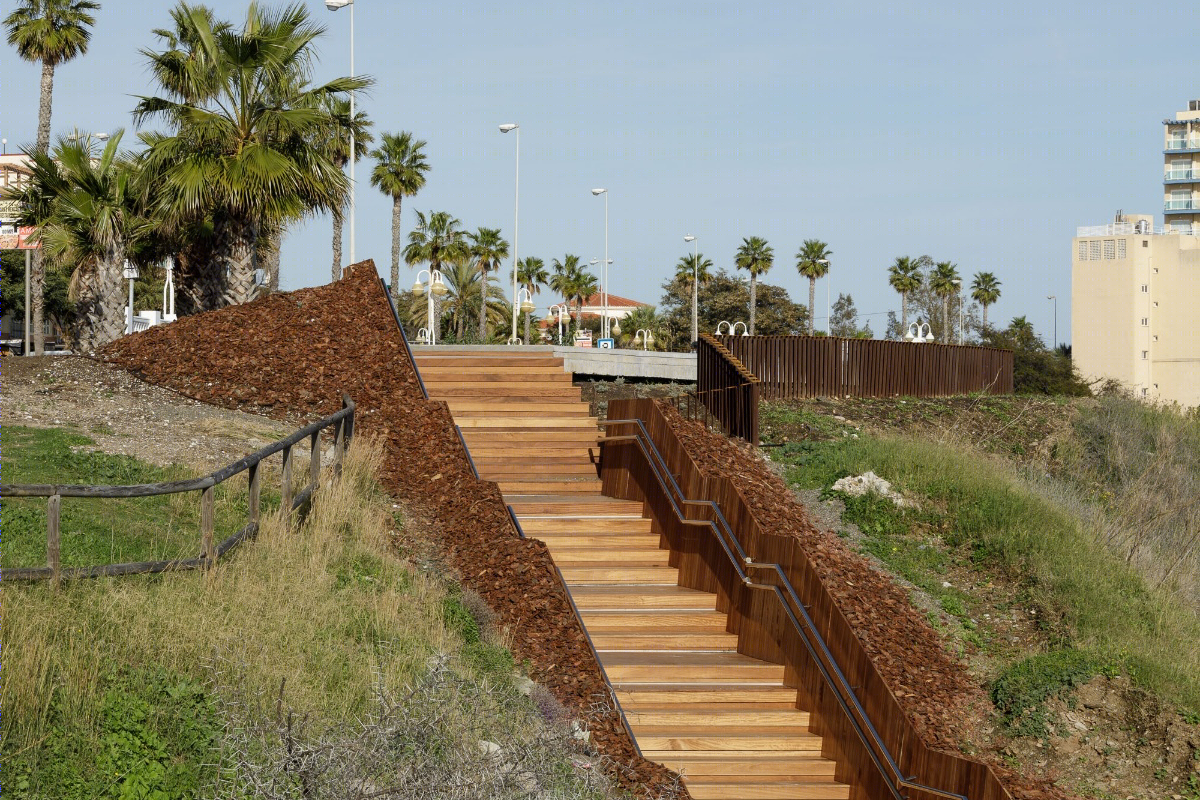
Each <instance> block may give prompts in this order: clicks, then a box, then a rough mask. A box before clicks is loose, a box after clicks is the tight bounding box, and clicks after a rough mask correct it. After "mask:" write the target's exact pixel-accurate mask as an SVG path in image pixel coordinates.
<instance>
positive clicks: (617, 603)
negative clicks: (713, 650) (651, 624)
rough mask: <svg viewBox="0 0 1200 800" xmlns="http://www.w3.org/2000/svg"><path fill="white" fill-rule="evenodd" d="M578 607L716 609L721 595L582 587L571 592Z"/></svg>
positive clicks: (665, 588) (672, 588)
mask: <svg viewBox="0 0 1200 800" xmlns="http://www.w3.org/2000/svg"><path fill="white" fill-rule="evenodd" d="M571 597H572V598H573V599H574V600H575V605H576V606H578V607H579V610H580V611H583V610H596V609H611V610H620V609H634V608H638V609H648V608H658V609H666V608H683V609H692V608H695V609H703V610H712V609H714V608H715V607H716V605H717V596H716V595H715V594H709V593H708V592H698V591H696V590H695V589H684V588H682V587H679V586H646V587H642V588H641V589H639V588H638V587H636V586H629V587H625V586H580V587H578V588H574V589H572V590H571Z"/></svg>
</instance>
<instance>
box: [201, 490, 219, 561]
mask: <svg viewBox="0 0 1200 800" xmlns="http://www.w3.org/2000/svg"><path fill="white" fill-rule="evenodd" d="M213 492H214V487H212V486H209V487H208V488H207V489H205V490H203V491H202V492H201V493H200V546H201V548H202V549H203V550H204V561H205V564H204V568H205V569H212V568H213V567H215V566H216V565H217V546H216V545H215V544H213V527H214V525H215V524H216V502H215V501H216V496H215V495H214V493H213Z"/></svg>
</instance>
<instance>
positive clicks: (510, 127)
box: [500, 122, 528, 344]
mask: <svg viewBox="0 0 1200 800" xmlns="http://www.w3.org/2000/svg"><path fill="white" fill-rule="evenodd" d="M509 131H516V132H517V176H516V181H515V182H514V184H513V304H512V307H513V314H512V336H510V337H509V338H508V343H509V344H520V342H521V340H520V339H518V338H517V240H518V237H519V235H520V232H521V230H520V222H521V126H520V125H518V124H517V123H515V122H506V123H504V124H503V125H501V126H500V132H501V133H508V132H509ZM526 344H528V342H526Z"/></svg>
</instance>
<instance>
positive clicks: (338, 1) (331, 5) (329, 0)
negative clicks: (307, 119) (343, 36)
mask: <svg viewBox="0 0 1200 800" xmlns="http://www.w3.org/2000/svg"><path fill="white" fill-rule="evenodd" d="M346 6H350V77H351V78H353V77H354V0H325V7H326V8H327V9H329V10H330V11H337V10H338V9H339V8H345V7H346ZM350 124H351V128H350V263H351V264H353V263H355V259H354V188H355V187H354V161H355V158H354V147H355V142H354V127H353V125H354V90H353V89H351V90H350Z"/></svg>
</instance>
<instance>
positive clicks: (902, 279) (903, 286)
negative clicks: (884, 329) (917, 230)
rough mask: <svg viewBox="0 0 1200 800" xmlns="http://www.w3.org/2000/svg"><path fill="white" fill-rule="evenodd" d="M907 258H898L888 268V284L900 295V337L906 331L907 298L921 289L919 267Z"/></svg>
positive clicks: (921, 280)
mask: <svg viewBox="0 0 1200 800" xmlns="http://www.w3.org/2000/svg"><path fill="white" fill-rule="evenodd" d="M918 262H919V259H918V261H914V260H913V259H911V258H909V257H908V256H900V257H898V258H897V259H896V263H895V264H892V266H891V267H889V268H888V283H889V284H890V285H891V287H892V288H893V289H895V290H896V291H897V292H899V293H900V328H901V331H900V335H901V336H903V335H904V332H905V331H907V330H908V296H909V295H910V294H912V293H913V292H915V291H917V290H918V289H920V288H921V283H922V282H923V278H922V276H921V265H920V263H918Z"/></svg>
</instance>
